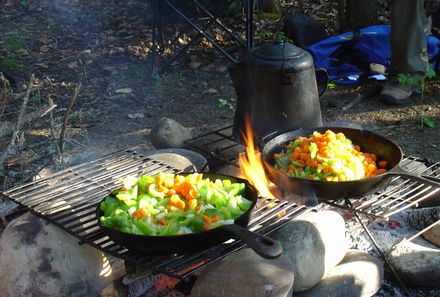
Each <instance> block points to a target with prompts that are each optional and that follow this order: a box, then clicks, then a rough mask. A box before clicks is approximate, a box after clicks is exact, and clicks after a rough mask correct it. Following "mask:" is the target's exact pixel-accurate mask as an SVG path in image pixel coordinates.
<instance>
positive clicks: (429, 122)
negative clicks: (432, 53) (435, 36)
mask: <svg viewBox="0 0 440 297" xmlns="http://www.w3.org/2000/svg"><path fill="white" fill-rule="evenodd" d="M435 76H436V73H435V71H434V69H432V68H431V67H430V66H428V68H427V69H426V75H425V76H423V75H414V74H412V75H411V74H406V73H401V74H398V75H397V80H398V81H399V83H400V84H401V85H404V86H408V87H411V88H412V87H417V88H420V91H421V97H422V100H423V99H424V98H425V91H426V80H427V79H432V78H434V77H435ZM418 122H419V123H420V126H421V127H429V128H434V127H435V124H436V123H435V121H434V120H433V119H430V118H427V117H425V116H422V115H421V114H420V113H419V120H418Z"/></svg>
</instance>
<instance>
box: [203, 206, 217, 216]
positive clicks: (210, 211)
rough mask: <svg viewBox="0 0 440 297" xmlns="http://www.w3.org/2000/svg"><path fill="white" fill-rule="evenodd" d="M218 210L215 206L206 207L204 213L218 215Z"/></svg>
mask: <svg viewBox="0 0 440 297" xmlns="http://www.w3.org/2000/svg"><path fill="white" fill-rule="evenodd" d="M219 213H220V211H219V210H218V209H217V208H208V209H206V210H205V215H207V216H208V217H213V216H215V215H218V214H219Z"/></svg>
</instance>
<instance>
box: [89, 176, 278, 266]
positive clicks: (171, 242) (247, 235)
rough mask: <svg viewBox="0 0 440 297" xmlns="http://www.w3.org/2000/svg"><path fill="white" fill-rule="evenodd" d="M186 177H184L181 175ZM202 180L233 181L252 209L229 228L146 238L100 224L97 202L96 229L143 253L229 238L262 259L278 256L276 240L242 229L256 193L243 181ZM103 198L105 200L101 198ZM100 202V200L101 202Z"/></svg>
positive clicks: (185, 249)
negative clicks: (251, 250) (243, 188)
mask: <svg viewBox="0 0 440 297" xmlns="http://www.w3.org/2000/svg"><path fill="white" fill-rule="evenodd" d="M182 175H186V174H182ZM203 177H204V178H207V177H208V178H209V179H210V180H215V179H221V180H223V179H229V180H231V181H232V182H239V183H244V184H245V195H244V196H245V198H246V199H248V200H251V201H252V206H251V207H250V208H249V210H248V211H246V212H245V213H244V214H242V215H241V216H239V217H238V218H236V219H235V221H234V222H235V223H234V224H231V225H223V226H220V227H218V228H215V229H211V230H208V231H204V232H198V233H191V234H184V235H173V236H146V235H135V234H129V233H125V232H121V231H118V230H116V229H113V228H109V227H105V226H103V225H101V223H100V221H99V217H101V216H102V215H103V212H102V210H101V209H100V204H101V203H98V205H97V208H96V217H97V218H98V224H99V226H100V227H101V228H102V229H103V230H104V231H105V232H106V233H107V235H108V236H109V237H110V238H111V239H112V240H113V241H114V242H116V243H117V244H119V245H121V246H124V247H127V248H129V249H133V250H137V251H140V252H144V253H157V254H169V253H177V252H188V251H195V250H199V249H203V248H207V247H210V246H213V245H215V244H219V243H222V242H225V241H227V240H229V239H231V238H237V239H241V240H242V241H243V242H244V243H246V244H247V246H248V247H250V248H251V249H253V250H254V251H255V252H256V253H257V254H259V255H260V256H261V257H264V258H267V259H274V258H277V257H279V256H280V255H281V253H282V246H281V244H280V243H279V242H278V241H275V240H273V239H271V238H269V237H266V236H263V235H259V234H257V233H254V232H251V231H249V230H248V229H246V228H244V227H246V226H247V224H248V223H249V221H250V218H251V213H252V210H253V208H254V207H255V204H256V203H257V200H258V195H257V191H256V190H255V188H254V187H253V186H252V185H251V184H249V182H248V181H247V180H245V179H241V178H237V177H233V176H228V175H221V174H213V173H203ZM104 199H105V198H104ZM104 199H103V200H104Z"/></svg>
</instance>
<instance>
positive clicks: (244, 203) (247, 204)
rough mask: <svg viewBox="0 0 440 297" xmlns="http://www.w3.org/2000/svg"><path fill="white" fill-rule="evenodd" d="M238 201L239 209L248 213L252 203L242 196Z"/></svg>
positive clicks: (238, 197)
mask: <svg viewBox="0 0 440 297" xmlns="http://www.w3.org/2000/svg"><path fill="white" fill-rule="evenodd" d="M236 199H237V204H238V207H240V209H241V210H242V211H244V212H245V211H247V210H248V209H249V208H250V207H251V205H252V201H249V200H247V199H246V198H243V197H241V196H237V197H236Z"/></svg>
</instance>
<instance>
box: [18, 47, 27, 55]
mask: <svg viewBox="0 0 440 297" xmlns="http://www.w3.org/2000/svg"><path fill="white" fill-rule="evenodd" d="M17 55H19V56H28V55H29V52H28V51H27V50H25V49H24V48H21V49H19V50H17Z"/></svg>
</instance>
